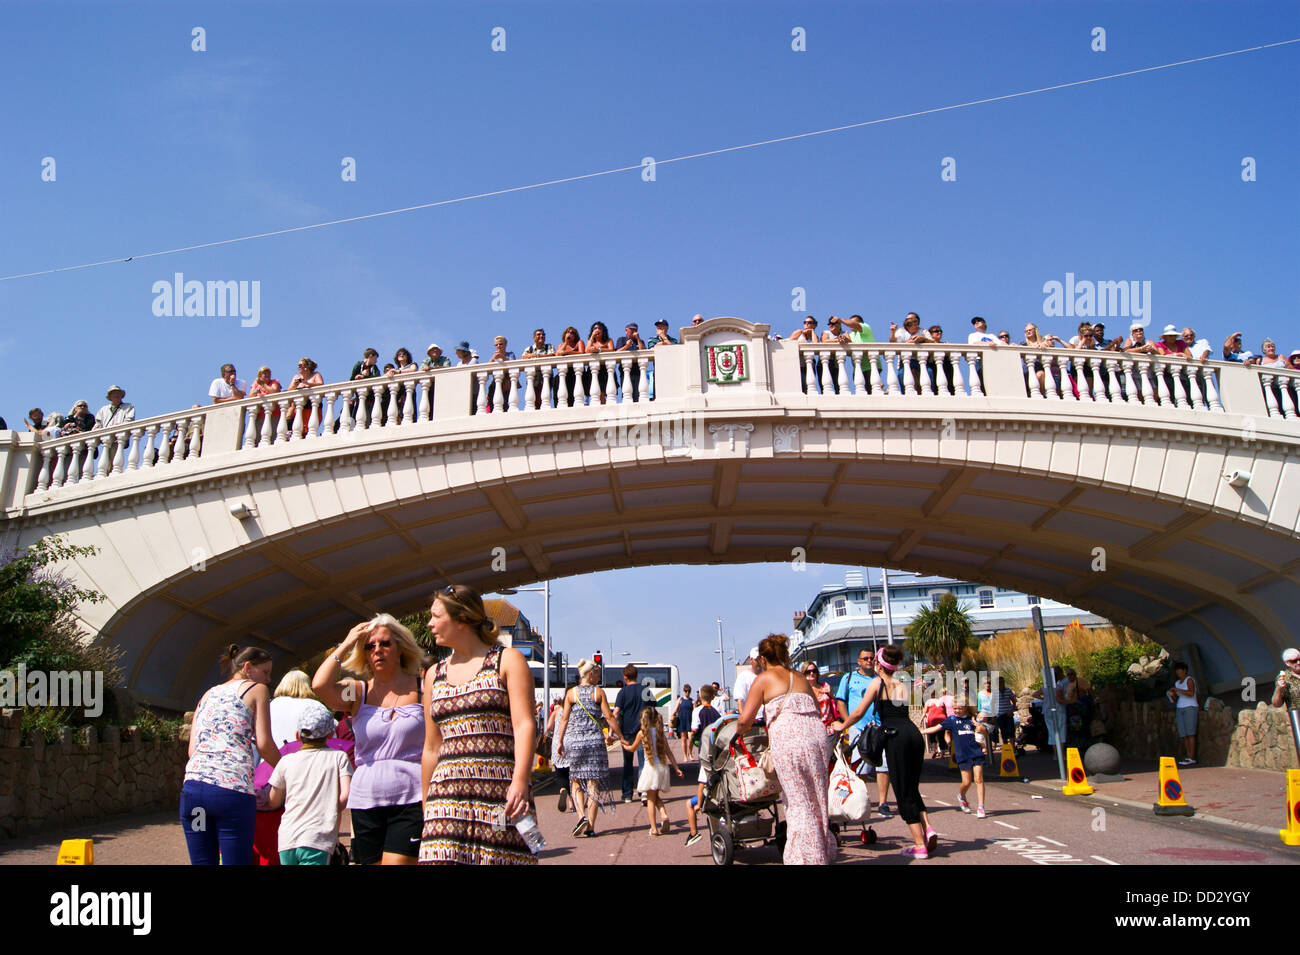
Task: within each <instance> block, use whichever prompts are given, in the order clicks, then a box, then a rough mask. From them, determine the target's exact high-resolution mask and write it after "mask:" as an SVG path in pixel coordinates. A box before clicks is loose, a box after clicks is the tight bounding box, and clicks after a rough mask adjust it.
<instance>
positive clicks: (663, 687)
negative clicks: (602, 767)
mask: <svg viewBox="0 0 1300 955" xmlns="http://www.w3.org/2000/svg"><path fill="white" fill-rule="evenodd" d="M624 666H627V664H626V663H624V664H623V665H622V666H620V667H618V668H617V669H614V668H613V667H605V673H604V681H603V683H602V685H603V686H604V688H605V696H606V697H607V698H608V699H609V705H610V708H611V709H612V708H613V706H614V699H615V697H617V696H618V691H619V690H620V689H622V688H623V667H624ZM632 666H634V667H636V679H637V683H639V684H640V685H641V687H642V693H643V694H648V695H647V696H646V697H645V698H646V699H647V700H650V699H653V700H654V703H655V705H656V706H657V707H659V715H660V717H662V719H663V721H664V726H665V727H666V728H668V729H671V728H672V727H669V726H668V717H669V716H670V715H672V712H673V706H674V705H675V702H674V701H675V700H676V699H677V698H678V697H679V696H681V693H682V683H681V676H680V675H679V673H678V671H677V665H676V664H674V663H641V662H633V663H632ZM528 670H529V672H530V673H532V675H533V697H534V699H536V700H537V702H539V703H540V702H542V692H543V683H542V679H543V674H542V662H541V661H540V660H529V661H528ZM559 675H560V674H559V673H557V665H556V664H555V662H554V661H552V663H551V699H552V700H557V701H558V700H560V699H563V696H564V688H565V687H566V686H573V685H575V684H576V683H577V682H578V668H577V667H575V666H569V667H566V668H565V670H564V673H563V675H564V677H565V679H564V681H563V682H561V681H560V680H559V679H557V677H558V676H559Z"/></svg>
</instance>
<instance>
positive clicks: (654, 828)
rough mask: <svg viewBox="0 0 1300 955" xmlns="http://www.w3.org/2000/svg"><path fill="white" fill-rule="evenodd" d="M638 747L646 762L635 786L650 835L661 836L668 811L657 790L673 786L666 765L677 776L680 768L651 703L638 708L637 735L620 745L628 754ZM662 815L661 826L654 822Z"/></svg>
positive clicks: (665, 824)
mask: <svg viewBox="0 0 1300 955" xmlns="http://www.w3.org/2000/svg"><path fill="white" fill-rule="evenodd" d="M638 746H641V747H643V748H644V749H645V765H644V766H643V767H641V775H640V776H638V777H637V781H636V788H637V789H639V790H640V791H641V792H643V793H645V795H646V807H647V811H648V812H649V814H650V835H652V836H659V835H663V834H664V833H665V832H667V831H668V810H667V809H666V808H665V807H664V801H663V798H662V797H661V796H660V793H661V792H663V791H664V790H666V789H668V787H669V786H671V785H672V781H671V779H670V778H669V776H668V766H669V764H671V765H672V767H673V772H675V773H676V774H677V775H678V777H679V778H680V777H681V775H682V771H681V769H680V768H679V767H678V765H677V758H676V757H675V756H673V752H672V750H670V749H669V748H668V738H667V734H665V733H664V724H663V720H661V719H660V718H659V707H657V706H655V705H654V704H653V703H650V704H648V705H647V706H646V707H645V709H643V710H642V711H641V730H640V732H638V733H637V734H636V738H635V739H633V740H632V742H630V743H624V744H623V748H624V749H626V750H627V751H628V752H629V753H630V752H634V751H635V750H636V748H637V747H638ZM661 817H662V819H663V825H662V828H661V827H660V825H659V824H658V822H657V820H658V819H659V818H661Z"/></svg>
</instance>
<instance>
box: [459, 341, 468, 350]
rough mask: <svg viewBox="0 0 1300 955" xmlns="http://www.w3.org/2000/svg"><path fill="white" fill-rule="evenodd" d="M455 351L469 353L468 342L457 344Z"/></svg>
mask: <svg viewBox="0 0 1300 955" xmlns="http://www.w3.org/2000/svg"><path fill="white" fill-rule="evenodd" d="M456 351H470V347H469V342H457V343H456Z"/></svg>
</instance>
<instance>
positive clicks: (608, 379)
mask: <svg viewBox="0 0 1300 955" xmlns="http://www.w3.org/2000/svg"><path fill="white" fill-rule="evenodd" d="M602 370H603V371H604V372H605V381H604V383H603V384H602V383H601V381H600V372H601V371H602ZM596 387H597V388H599V389H600V397H601V398H602V399H603V400H602V402H601V403H602V404H606V403H608V402H609V396H610V389H611V388H613V387H614V362H613V361H607V360H606V359H605V354H604V352H602V353H601V354H600V355H598V356H597V357H596Z"/></svg>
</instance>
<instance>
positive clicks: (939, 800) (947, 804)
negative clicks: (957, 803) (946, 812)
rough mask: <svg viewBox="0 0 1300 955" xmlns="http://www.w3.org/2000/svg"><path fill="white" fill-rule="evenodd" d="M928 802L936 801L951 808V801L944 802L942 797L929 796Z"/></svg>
mask: <svg viewBox="0 0 1300 955" xmlns="http://www.w3.org/2000/svg"><path fill="white" fill-rule="evenodd" d="M930 802H937V803H938V804H939V805H940V806H947V807H948V808H949V809H951V808H952V803H950V802H944V801H943V800H942V799H934V798H931V800H930Z"/></svg>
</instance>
